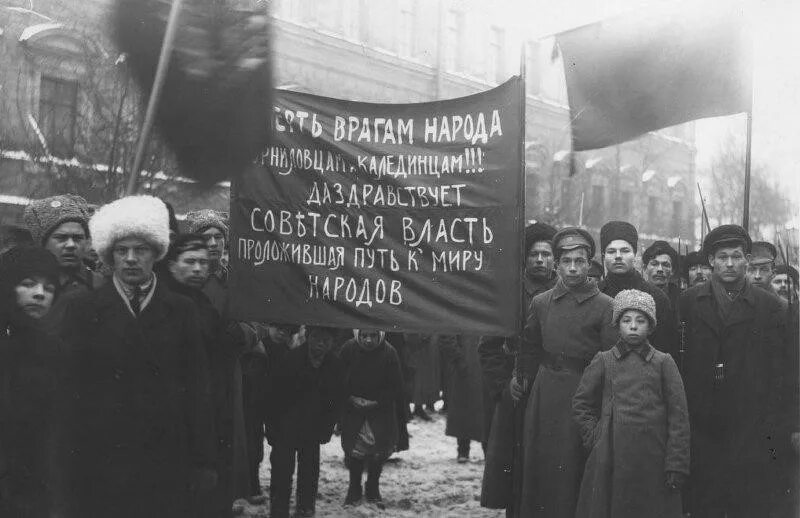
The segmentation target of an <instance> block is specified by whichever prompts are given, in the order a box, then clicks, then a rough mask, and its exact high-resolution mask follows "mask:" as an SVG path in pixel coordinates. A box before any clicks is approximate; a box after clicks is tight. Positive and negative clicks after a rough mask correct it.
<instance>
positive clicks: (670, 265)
mask: <svg viewBox="0 0 800 518" xmlns="http://www.w3.org/2000/svg"><path fill="white" fill-rule="evenodd" d="M677 269H678V252H676V251H675V249H674V248H672V246H670V244H669V243H667V242H666V241H654V242H653V244H652V245H650V246H648V247H647V248H646V249H645V251H644V253H643V254H642V270H643V272H642V273H643V274H644V278H645V279H646V280H647V281H648V282H649V283H650V284H652V285H653V286H655V287H656V288H658V289H660V290H661V291H663V292H664V293H665V294H666V295H667V297H668V298H669V302H670V306H671V307H672V308H673V309H674V308H675V307H676V305H677V303H678V295H680V289H679V288H678V286H677V285H676V284H675V283H674V282H673V281H674V279H673V272H674V271H675V270H677Z"/></svg>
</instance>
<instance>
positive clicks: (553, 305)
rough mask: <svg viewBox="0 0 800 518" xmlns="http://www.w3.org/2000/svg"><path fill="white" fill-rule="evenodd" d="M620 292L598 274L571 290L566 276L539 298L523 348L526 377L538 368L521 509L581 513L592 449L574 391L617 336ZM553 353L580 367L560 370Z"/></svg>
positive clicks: (558, 515) (526, 429)
mask: <svg viewBox="0 0 800 518" xmlns="http://www.w3.org/2000/svg"><path fill="white" fill-rule="evenodd" d="M611 315H612V299H611V297H609V296H607V295H604V294H602V293H600V291H599V290H598V288H597V285H596V284H595V283H594V282H593V281H588V282H587V283H586V284H585V285H584V286H582V287H580V288H577V289H568V288H567V287H566V286H565V285H564V283H563V282H562V281H561V280H559V281H558V282H557V283H556V286H555V287H554V288H553V289H552V290H549V291H546V292H544V293H542V294H541V295H538V296H536V297H534V299H533V302H532V303H531V311H530V312H529V315H528V321H527V324H526V326H525V330H524V332H523V337H522V344H521V348H520V354H519V362H520V367H521V369H522V373H523V375H524V376H525V377H526V379H531V378H532V377H533V373H532V369H533V368H538V373H537V374H536V376H535V378H534V379H533V387H532V388H531V392H530V396H529V397H528V402H527V407H526V409H525V418H524V424H523V448H522V449H523V452H524V461H523V475H522V495H521V504H520V513H519V516H524V517H532V518H533V517H547V518H551V517H553V518H573V517H574V516H575V506H576V504H577V502H578V491H579V489H580V483H581V477H582V475H583V468H584V463H585V461H586V453H585V451H584V449H583V445H582V444H581V437H580V433H579V432H578V425H577V424H576V423H575V422H574V421H573V419H572V396H573V395H574V394H575V389H576V388H577V387H578V382H580V379H581V374H582V373H583V368H585V366H586V365H588V364H589V362H590V361H591V359H592V358H594V355H595V354H597V353H598V352H599V351H601V350H604V349H608V348H610V347H611V346H612V345H613V344H614V343H616V341H617V336H618V333H617V330H616V329H615V328H614V327H612V325H611ZM547 356H556V357H561V356H565V357H568V358H571V359H572V360H571V363H572V364H573V365H575V364H578V363H582V364H583V365H582V368H581V369H579V370H576V369H573V368H563V369H553V368H549V367H548V366H547V362H546V361H545V360H546V358H547Z"/></svg>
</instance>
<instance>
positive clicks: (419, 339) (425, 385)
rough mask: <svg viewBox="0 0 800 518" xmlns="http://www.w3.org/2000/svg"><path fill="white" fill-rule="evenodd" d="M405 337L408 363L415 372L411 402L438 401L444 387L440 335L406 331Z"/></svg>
mask: <svg viewBox="0 0 800 518" xmlns="http://www.w3.org/2000/svg"><path fill="white" fill-rule="evenodd" d="M404 338H405V345H406V351H407V354H408V364H409V367H410V369H411V371H413V373H414V380H413V382H412V384H411V386H412V390H411V402H412V403H414V404H415V405H425V404H428V403H433V402H436V401H437V400H438V399H439V392H440V391H441V388H442V376H441V355H440V353H439V347H438V343H439V335H437V334H426V333H406V334H405V335H404Z"/></svg>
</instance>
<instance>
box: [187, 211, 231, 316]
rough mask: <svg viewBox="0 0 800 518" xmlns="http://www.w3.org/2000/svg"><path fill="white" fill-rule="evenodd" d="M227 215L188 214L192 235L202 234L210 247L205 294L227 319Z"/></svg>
mask: <svg viewBox="0 0 800 518" xmlns="http://www.w3.org/2000/svg"><path fill="white" fill-rule="evenodd" d="M226 219H227V218H226V216H225V214H223V213H221V212H218V211H216V210H213V209H202V210H197V211H194V212H189V213H188V214H186V222H187V223H188V226H189V233H190V234H201V235H203V236H204V237H205V238H206V245H208V261H209V276H208V281H207V282H206V284H205V286H203V292H204V293H205V294H206V295H207V296H208V298H209V299H211V303H212V304H214V308H216V310H217V311H218V312H219V313H220V314H221V315H222V316H223V317H226V318H227V315H228V270H227V268H225V266H224V265H223V264H222V255H223V252H224V251H225V246H226V245H227V243H228V224H227V222H226Z"/></svg>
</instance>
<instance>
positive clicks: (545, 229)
mask: <svg viewBox="0 0 800 518" xmlns="http://www.w3.org/2000/svg"><path fill="white" fill-rule="evenodd" d="M555 235H556V228H555V227H554V226H552V225H548V224H547V223H542V222H541V221H537V222H536V223H533V224H532V225H528V226H527V227H525V250H523V255H527V253H528V250H530V249H531V247H532V246H533V244H534V243H538V242H539V241H546V242H548V243H550V246H553V236H555Z"/></svg>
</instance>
